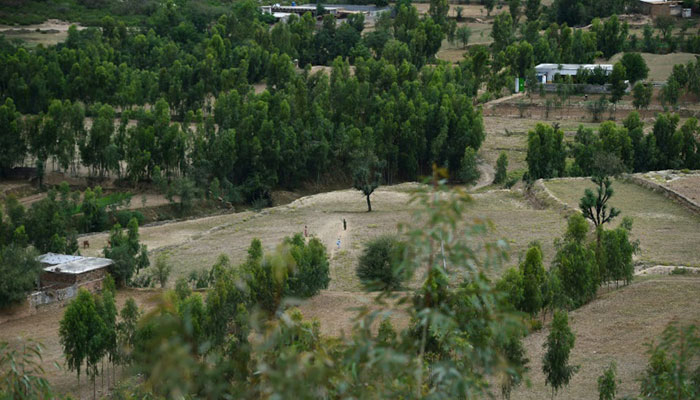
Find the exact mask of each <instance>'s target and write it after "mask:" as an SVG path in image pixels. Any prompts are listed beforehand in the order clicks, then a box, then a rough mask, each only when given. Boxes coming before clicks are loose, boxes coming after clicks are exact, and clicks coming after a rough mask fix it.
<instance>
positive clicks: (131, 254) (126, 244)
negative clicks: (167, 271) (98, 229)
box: [103, 218, 150, 286]
mask: <svg viewBox="0 0 700 400" xmlns="http://www.w3.org/2000/svg"><path fill="white" fill-rule="evenodd" d="M127 229H128V231H127V232H126V233H124V231H123V229H122V227H121V226H120V225H119V224H116V225H114V227H113V228H112V231H111V232H110V235H109V241H108V246H106V247H105V248H104V250H103V251H104V255H105V257H106V258H109V259H112V260H113V261H114V264H112V265H111V266H110V273H111V274H112V276H113V277H114V280H115V281H116V283H117V285H119V286H124V285H126V284H127V283H129V280H130V279H131V277H132V276H134V275H135V274H138V272H139V270H140V269H142V268H146V267H148V265H149V264H150V262H149V261H148V251H147V249H146V246H145V245H140V244H139V225H138V222H137V221H136V219H135V218H132V219H131V220H130V221H129V226H128V227H127Z"/></svg>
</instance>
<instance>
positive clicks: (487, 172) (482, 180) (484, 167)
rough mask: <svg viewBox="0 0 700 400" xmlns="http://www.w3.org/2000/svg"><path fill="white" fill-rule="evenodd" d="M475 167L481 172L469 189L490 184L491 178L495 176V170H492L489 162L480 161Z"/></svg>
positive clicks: (476, 188)
mask: <svg viewBox="0 0 700 400" xmlns="http://www.w3.org/2000/svg"><path fill="white" fill-rule="evenodd" d="M477 168H478V169H479V172H481V176H480V177H479V180H478V181H476V184H475V185H474V186H473V187H472V188H471V190H478V189H481V188H482V187H484V186H488V185H490V184H491V183H493V178H494V177H495V176H496V170H494V169H493V167H492V166H491V164H489V163H487V162H483V161H482V162H480V163H479V165H478V166H477Z"/></svg>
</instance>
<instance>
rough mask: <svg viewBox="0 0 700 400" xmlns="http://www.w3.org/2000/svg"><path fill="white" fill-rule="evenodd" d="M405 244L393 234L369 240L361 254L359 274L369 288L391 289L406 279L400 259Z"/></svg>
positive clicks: (397, 286)
mask: <svg viewBox="0 0 700 400" xmlns="http://www.w3.org/2000/svg"><path fill="white" fill-rule="evenodd" d="M404 250H405V245H404V244H402V243H401V242H399V241H398V240H397V239H396V238H395V237H393V236H380V237H378V238H376V239H373V240H371V241H369V242H368V243H367V244H366V245H365V248H364V250H363V252H362V256H360V260H359V263H358V265H357V276H358V277H359V278H360V280H362V283H363V284H365V286H367V288H368V289H375V290H376V289H381V290H391V289H396V288H399V287H400V286H401V282H402V281H403V280H404V277H403V274H402V273H401V270H400V266H399V265H400V261H401V258H402V256H403V253H404Z"/></svg>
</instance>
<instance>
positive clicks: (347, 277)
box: [85, 184, 565, 292]
mask: <svg viewBox="0 0 700 400" xmlns="http://www.w3.org/2000/svg"><path fill="white" fill-rule="evenodd" d="M415 187H416V185H415V184H402V185H397V186H387V187H381V188H379V189H378V190H377V191H376V192H375V194H373V195H372V209H373V211H372V212H371V213H368V212H367V211H366V210H367V209H366V204H365V201H364V198H363V197H362V196H361V194H360V193H359V192H357V191H355V190H342V191H335V192H330V193H323V194H318V195H313V196H308V197H303V198H301V199H298V200H296V201H294V202H292V203H290V204H288V205H284V206H279V207H274V208H270V209H266V210H264V211H262V212H259V213H255V212H250V211H249V212H242V213H237V214H226V215H220V216H214V217H207V218H201V219H194V220H189V221H182V222H175V223H169V224H164V225H158V226H152V227H143V228H141V230H140V233H141V241H142V243H144V244H146V245H147V246H148V248H149V251H150V252H151V256H152V258H155V256H156V254H158V253H161V252H166V253H167V254H168V255H169V258H170V261H171V263H172V264H173V274H172V277H171V279H170V283H171V284H172V283H173V282H174V281H175V279H177V277H180V276H187V275H188V274H189V273H190V271H199V270H202V269H208V268H210V267H211V265H213V264H214V262H215V261H216V259H217V257H218V256H219V255H220V254H226V255H228V256H229V257H230V258H231V260H232V262H233V263H234V264H236V263H239V262H241V261H242V260H243V259H244V258H245V255H246V250H247V248H248V246H249V245H250V242H251V240H252V239H253V238H259V239H260V240H261V241H262V243H263V246H265V248H266V249H267V250H272V249H274V248H275V247H276V246H277V245H279V243H281V241H282V240H283V239H284V237H286V236H291V235H293V234H295V233H299V232H302V231H303V230H304V226H308V231H309V234H310V235H314V236H317V237H318V238H320V239H321V240H322V241H323V242H324V243H325V244H326V246H327V248H328V249H329V255H330V257H331V283H330V287H329V290H334V291H352V292H357V291H361V289H362V288H361V285H360V282H359V280H358V279H357V277H356V276H355V265H356V262H357V259H358V257H359V255H360V253H361V251H362V247H363V244H364V243H365V242H366V241H368V240H369V239H371V238H373V237H376V236H379V235H382V234H386V233H390V234H391V233H397V232H398V229H397V227H398V224H399V223H407V222H409V221H411V220H412V218H413V214H414V212H415V211H416V209H415V207H414V206H413V205H409V204H407V202H408V200H409V198H410V196H411V195H410V190H411V189H413V188H415ZM343 218H345V219H346V220H347V223H348V230H347V231H344V230H343V229H342V219H343ZM468 218H486V219H488V220H490V221H491V222H492V223H493V231H492V232H491V233H490V234H489V236H488V239H493V240H496V239H501V238H504V239H507V241H508V243H509V244H510V246H511V249H512V251H511V255H512V257H511V258H512V260H513V261H512V262H513V263H514V262H517V259H518V255H519V254H520V253H521V252H523V251H524V250H525V249H526V247H527V245H528V244H529V243H530V242H531V241H533V240H539V241H541V242H542V244H543V246H544V248H545V254H546V255H547V256H551V254H552V242H553V240H554V238H555V237H557V236H560V235H561V233H562V232H563V229H564V224H565V223H564V220H563V219H562V217H561V216H560V215H559V214H557V213H556V212H555V211H553V210H536V209H534V208H532V207H531V206H530V204H529V203H528V202H527V200H525V199H524V198H523V197H522V196H521V195H520V194H518V193H517V192H510V191H493V192H487V193H480V194H475V195H474V201H473V203H472V204H471V205H470V206H469V212H468ZM338 238H340V239H341V247H340V249H337V246H336V244H335V243H336V240H337V239H338ZM86 239H88V240H89V241H90V247H91V248H90V249H87V250H86V251H85V253H86V254H88V255H99V254H100V252H101V249H102V247H103V246H104V245H105V241H106V239H107V234H106V233H101V234H96V235H92V236H89V237H87V238H86ZM499 272H500V271H493V273H494V274H498V273H499Z"/></svg>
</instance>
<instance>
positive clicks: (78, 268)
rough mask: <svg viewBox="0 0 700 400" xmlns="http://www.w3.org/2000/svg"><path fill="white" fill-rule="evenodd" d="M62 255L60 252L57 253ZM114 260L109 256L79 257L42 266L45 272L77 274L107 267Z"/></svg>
mask: <svg viewBox="0 0 700 400" xmlns="http://www.w3.org/2000/svg"><path fill="white" fill-rule="evenodd" d="M57 255H62V254H57ZM113 263H114V261H112V260H110V259H109V258H99V257H79V259H77V260H73V261H68V262H64V263H61V264H57V265H51V266H48V267H46V268H44V271H46V272H56V273H62V274H73V275H78V274H82V273H85V272H89V271H94V270H96V269H100V268H104V267H108V266H110V265H112V264H113Z"/></svg>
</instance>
